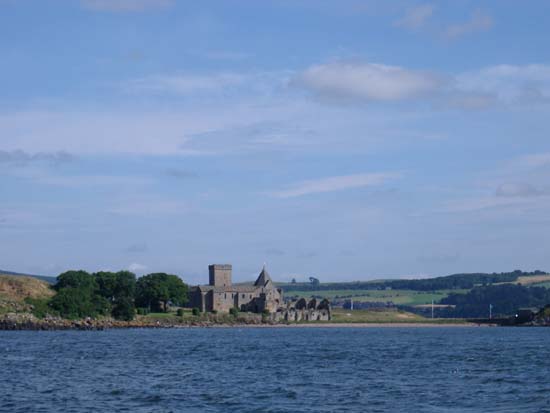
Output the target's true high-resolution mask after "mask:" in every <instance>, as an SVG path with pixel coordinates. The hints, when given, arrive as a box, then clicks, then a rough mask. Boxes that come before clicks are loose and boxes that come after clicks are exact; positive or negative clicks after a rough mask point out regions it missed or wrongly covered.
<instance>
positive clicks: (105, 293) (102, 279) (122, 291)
mask: <svg viewBox="0 0 550 413" xmlns="http://www.w3.org/2000/svg"><path fill="white" fill-rule="evenodd" d="M95 277H96V281H97V284H98V292H99V294H100V295H101V296H102V297H104V298H105V299H106V300H108V301H109V303H110V304H111V306H112V308H113V309H112V316H113V317H114V318H116V319H117V320H126V321H130V320H133V319H134V315H135V305H134V296H135V292H136V275H135V274H134V273H131V272H129V271H119V272H116V273H115V272H106V271H102V272H98V273H96V274H95Z"/></svg>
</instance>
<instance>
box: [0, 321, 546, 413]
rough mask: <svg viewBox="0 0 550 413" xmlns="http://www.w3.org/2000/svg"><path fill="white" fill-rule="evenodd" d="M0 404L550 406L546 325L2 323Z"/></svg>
mask: <svg viewBox="0 0 550 413" xmlns="http://www.w3.org/2000/svg"><path fill="white" fill-rule="evenodd" d="M0 411H2V412H114V411H121V412H122V411H127V412H514V413H516V412H550V329H546V328H288V329H285V328H242V329H241V328H210V329H199V328H197V329H167V330H163V329H158V330H108V331H99V332H90V331H57V332H55V331H54V332H33V331H13V332H12V331H0Z"/></svg>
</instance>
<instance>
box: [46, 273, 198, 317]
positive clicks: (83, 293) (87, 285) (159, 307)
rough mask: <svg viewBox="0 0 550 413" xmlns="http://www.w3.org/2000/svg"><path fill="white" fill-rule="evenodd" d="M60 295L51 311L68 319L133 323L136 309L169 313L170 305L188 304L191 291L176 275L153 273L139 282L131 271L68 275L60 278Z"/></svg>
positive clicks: (58, 278)
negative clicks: (111, 318)
mask: <svg viewBox="0 0 550 413" xmlns="http://www.w3.org/2000/svg"><path fill="white" fill-rule="evenodd" d="M53 288H54V289H55V290H56V291H57V294H56V295H55V296H54V297H53V298H52V299H51V300H50V302H49V303H48V307H49V308H50V309H51V310H53V312H54V313H55V314H58V315H60V316H62V317H65V318H72V319H76V318H84V317H97V316H112V317H114V318H116V319H118V320H127V321H129V320H132V319H133V318H134V316H135V314H136V308H141V309H143V310H144V312H145V311H155V312H166V311H167V308H168V303H172V304H174V305H178V306H183V305H185V304H186V303H187V291H188V287H187V284H185V283H184V282H183V281H182V280H181V279H180V278H179V277H178V276H177V275H171V274H165V273H154V274H149V275H145V276H143V277H141V278H136V275H135V274H133V273H131V272H129V271H119V272H106V271H102V272H97V273H93V274H90V273H87V272H86V271H67V272H65V273H63V274H61V275H59V276H58V277H57V282H56V284H55V285H54V287H53Z"/></svg>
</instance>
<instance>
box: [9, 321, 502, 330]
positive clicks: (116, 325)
mask: <svg viewBox="0 0 550 413" xmlns="http://www.w3.org/2000/svg"><path fill="white" fill-rule="evenodd" d="M479 327H499V326H498V325H497V324H476V323H421V322H419V323H334V322H326V323H295V324H282V323H281V324H277V323H234V324H232V323H231V324H230V323H189V324H185V323H182V324H172V323H155V324H144V323H135V322H108V323H103V322H100V323H94V322H92V323H89V322H88V323H86V322H66V323H55V324H51V323H42V322H19V323H18V322H5V321H4V322H0V331H64V330H80V331H103V330H124V329H196V328H218V329H230V328H233V329H244V328H246V329H248V328H274V329H281V328H282V329H285V328H290V329H293V328H306V329H307V328H329V329H334V328H479Z"/></svg>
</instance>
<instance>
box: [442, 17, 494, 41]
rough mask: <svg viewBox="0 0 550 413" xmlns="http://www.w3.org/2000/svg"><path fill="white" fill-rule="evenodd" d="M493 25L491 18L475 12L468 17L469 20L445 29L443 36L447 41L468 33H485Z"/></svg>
mask: <svg viewBox="0 0 550 413" xmlns="http://www.w3.org/2000/svg"><path fill="white" fill-rule="evenodd" d="M493 25H494V22H493V18H492V17H491V16H489V15H488V14H485V13H483V12H482V11H481V10H475V11H474V12H473V13H472V16H471V17H470V20H468V21H466V22H464V23H460V24H453V25H451V26H449V27H447V29H446V30H445V33H444V34H445V37H447V38H449V39H456V38H458V37H461V36H464V35H467V34H470V33H475V32H479V31H487V30H489V29H491V28H492V27H493Z"/></svg>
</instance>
